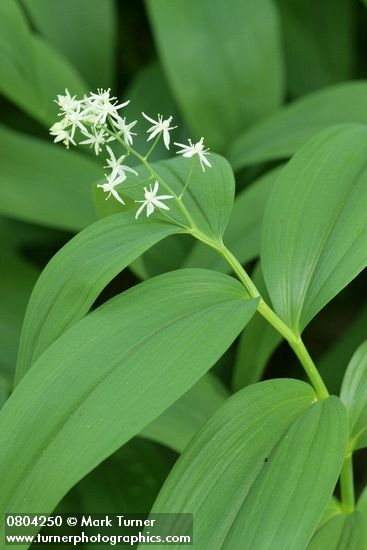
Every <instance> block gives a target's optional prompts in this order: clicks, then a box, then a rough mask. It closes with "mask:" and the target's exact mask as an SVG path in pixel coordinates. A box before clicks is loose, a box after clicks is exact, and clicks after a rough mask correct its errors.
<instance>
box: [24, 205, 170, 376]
mask: <svg viewBox="0 0 367 550" xmlns="http://www.w3.org/2000/svg"><path fill="white" fill-rule="evenodd" d="M176 231H177V227H175V226H173V225H170V224H167V223H165V222H159V221H157V220H148V221H143V220H141V221H140V222H137V221H136V220H135V219H134V217H133V216H132V215H131V214H130V213H128V212H125V213H123V214H115V215H114V216H110V217H108V218H105V219H103V220H101V221H99V222H97V223H95V224H93V225H91V226H90V227H88V228H87V229H85V230H84V231H82V232H81V233H79V234H78V235H76V237H74V238H73V239H71V240H70V241H69V242H68V243H67V244H66V245H65V246H64V247H63V248H62V249H61V250H60V251H59V252H58V253H57V254H56V255H55V256H54V257H53V258H52V259H51V261H50V262H49V263H48V265H47V266H46V268H45V269H44V270H43V272H42V274H41V276H40V278H39V280H38V282H37V284H36V286H35V289H34V291H33V293H32V296H31V299H30V301H29V304H28V308H27V312H26V316H25V319H24V324H23V331H22V337H21V342H20V348H19V358H18V365H17V373H16V374H17V376H16V379H17V381H19V380H20V378H21V377H22V376H23V375H24V374H25V373H26V372H27V370H28V369H29V368H30V367H31V366H32V364H33V363H34V361H35V360H36V359H38V357H39V356H40V355H41V354H42V353H43V352H44V351H45V349H47V348H48V346H50V345H51V344H52V342H54V341H55V340H56V339H57V338H58V337H59V336H60V335H61V334H62V333H63V332H65V331H66V330H67V329H68V328H69V327H70V326H71V325H72V324H74V323H75V322H76V321H78V320H79V319H81V318H82V317H84V315H86V314H87V312H88V310H89V309H90V307H91V306H92V304H93V302H94V301H95V300H96V298H97V297H98V295H99V294H100V292H101V291H102V290H103V289H104V288H105V286H107V284H108V283H109V282H110V281H111V280H112V279H113V278H114V277H115V276H116V275H117V274H118V273H120V271H122V270H123V269H124V268H125V267H127V266H128V265H129V263H131V262H132V261H133V260H134V259H135V258H137V257H138V256H139V255H140V254H142V253H143V252H144V251H145V250H147V249H148V248H149V247H150V246H152V245H153V244H155V243H156V242H158V241H159V240H161V239H163V238H164V237H167V236H168V235H171V234H172V233H175V232H176Z"/></svg>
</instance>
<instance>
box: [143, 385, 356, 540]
mask: <svg viewBox="0 0 367 550" xmlns="http://www.w3.org/2000/svg"><path fill="white" fill-rule="evenodd" d="M346 439H347V417H346V413H345V410H344V407H343V405H342V404H341V402H340V400H339V399H338V398H336V397H331V398H329V399H327V400H326V401H323V402H316V400H315V395H314V392H313V390H312V389H311V387H310V386H308V385H307V384H305V383H303V382H300V381H296V380H284V379H283V380H271V381H267V382H260V383H259V384H255V385H252V386H249V387H248V388H245V389H244V390H242V391H240V392H238V393H237V394H235V395H234V396H233V397H231V398H230V399H228V400H227V401H226V403H225V404H224V406H223V407H222V408H221V409H219V411H218V412H217V413H216V414H215V415H214V416H213V417H212V418H211V419H210V420H209V422H208V423H207V424H206V425H205V426H204V428H203V429H202V430H201V431H200V432H199V433H198V435H197V436H196V437H195V438H194V440H193V441H192V443H191V444H190V445H189V446H188V448H187V450H186V451H185V452H184V453H183V455H182V456H181V458H180V459H179V460H178V462H177V463H176V465H175V466H174V468H173V470H172V472H171V473H170V475H169V476H168V478H167V481H166V483H165V484H164V486H163V488H162V491H161V493H160V495H159V496H158V499H157V501H156V503H155V505H154V507H153V512H155V511H158V510H159V511H160V512H162V513H164V512H168V511H169V512H171V513H172V512H189V511H190V512H191V513H193V514H194V518H195V548H196V549H197V550H201V549H203V550H204V549H205V550H206V549H207V548H210V549H212V550H216V549H232V548H241V549H242V550H247V549H248V550H254V549H255V548H256V549H257V548H259V549H260V548H274V549H277V548H279V549H280V548H282V549H283V548H286V549H287V550H293V549H294V550H300V549H301V548H305V546H306V544H307V542H308V541H309V539H310V538H311V536H312V534H313V532H314V530H315V528H316V527H317V524H318V522H319V520H320V518H321V516H322V513H323V511H324V509H325V508H326V505H327V503H328V501H329V500H330V498H331V495H332V492H333V489H334V486H335V483H336V481H337V478H338V474H339V471H340V467H341V464H342V460H343V455H344V450H345V445H346ZM179 547H181V546H180V545H179V544H177V545H175V546H174V548H179ZM142 548H144V545H142ZM158 548H159V547H158Z"/></svg>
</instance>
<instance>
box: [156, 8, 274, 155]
mask: <svg viewBox="0 0 367 550" xmlns="http://www.w3.org/2000/svg"><path fill="white" fill-rule="evenodd" d="M147 6H148V13H149V16H150V20H151V23H152V26H153V32H154V35H155V39H156V42H157V46H158V50H159V53H160V58H161V61H162V64H163V67H164V69H165V71H166V75H167V79H168V81H169V83H170V85H171V87H172V90H173V92H174V95H175V97H176V99H177V102H178V104H179V106H180V107H181V110H182V112H183V114H184V118H185V120H186V121H187V123H188V124H189V126H191V128H192V130H193V132H194V133H195V135H196V136H197V137H200V136H201V135H204V136H205V137H206V138H207V141H208V143H209V145H210V146H211V147H213V148H214V149H217V150H220V149H222V148H223V147H224V146H225V145H226V144H227V142H228V140H229V139H231V138H233V137H234V136H235V135H236V134H238V132H239V131H241V130H243V129H244V128H246V126H248V125H249V124H251V123H253V122H254V121H256V120H257V119H259V118H261V117H263V116H264V115H266V114H267V113H269V112H271V111H272V110H274V109H275V108H276V107H277V106H278V105H279V104H280V103H281V100H282V95H283V62H282V53H281V45H280V33H279V20H278V16H277V12H276V11H275V9H274V5H273V4H272V3H271V2H269V1H268V0H257V2H252V1H251V0H232V2H231V7H230V9H228V6H227V4H226V3H223V2H222V1H221V0H201V1H200V2H197V1H196V0H176V1H175V2H171V1H170V0H147ZM174 21H179V22H180V24H179V25H175V24H173V22H174ZM239 52H240V53H239ZM204 69H205V70H204Z"/></svg>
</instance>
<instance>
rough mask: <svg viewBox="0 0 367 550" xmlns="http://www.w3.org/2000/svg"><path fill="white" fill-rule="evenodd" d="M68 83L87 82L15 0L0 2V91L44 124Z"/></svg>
mask: <svg viewBox="0 0 367 550" xmlns="http://www.w3.org/2000/svg"><path fill="white" fill-rule="evenodd" d="M66 87H68V88H69V89H70V92H72V93H76V94H81V95H83V94H84V93H85V92H86V91H87V86H86V84H85V83H84V82H83V80H82V79H81V78H80V76H79V75H78V73H77V72H76V71H75V70H74V69H73V67H72V66H71V65H70V64H69V63H68V61H67V60H66V59H65V58H64V57H63V56H62V55H60V54H58V52H57V51H56V50H54V49H53V48H52V47H51V46H49V45H48V44H47V43H46V42H44V41H43V40H42V39H41V38H40V37H37V36H36V35H35V34H33V33H32V32H31V31H30V29H29V27H28V24H27V20H26V18H25V16H24V14H23V13H22V10H21V9H20V7H19V6H18V4H17V2H16V1H15V0H7V1H6V2H0V93H2V94H4V95H5V96H6V97H7V98H8V99H9V100H10V101H12V102H14V103H15V104H16V105H18V106H19V107H20V108H21V109H23V110H24V111H25V112H26V113H28V114H29V115H31V116H33V117H34V118H35V119H36V120H38V121H40V122H41V123H43V124H46V125H50V124H51V123H52V121H53V118H54V117H55V112H56V107H55V105H54V104H52V99H54V98H55V96H56V94H57V93H62V92H63V90H64V89H65V88H66Z"/></svg>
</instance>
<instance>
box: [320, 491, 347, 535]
mask: <svg viewBox="0 0 367 550" xmlns="http://www.w3.org/2000/svg"><path fill="white" fill-rule="evenodd" d="M341 513H342V509H341V504H340V502H339V500H338V499H337V498H336V497H334V496H332V497H331V500H330V502H329V504H328V505H327V508H326V510H325V512H324V515H323V516H322V519H321V521H320V523H319V526H318V529H320V527H321V526H322V525H323V524H324V523H326V522H327V521H329V520H330V519H331V518H333V517H334V516H337V515H339V514H341Z"/></svg>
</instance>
